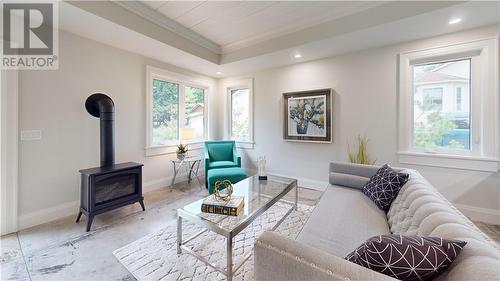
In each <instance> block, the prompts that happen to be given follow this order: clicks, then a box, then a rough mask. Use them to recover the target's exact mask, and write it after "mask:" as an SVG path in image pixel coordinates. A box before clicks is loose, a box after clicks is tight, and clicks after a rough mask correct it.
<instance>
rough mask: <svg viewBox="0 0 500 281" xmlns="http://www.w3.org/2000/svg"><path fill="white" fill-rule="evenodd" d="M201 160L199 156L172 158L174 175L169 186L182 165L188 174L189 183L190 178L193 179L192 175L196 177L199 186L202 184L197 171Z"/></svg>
mask: <svg viewBox="0 0 500 281" xmlns="http://www.w3.org/2000/svg"><path fill="white" fill-rule="evenodd" d="M202 160H203V157H201V156H191V157H186V158H184V159H183V160H179V159H174V160H172V164H173V165H174V176H173V178H172V183H171V186H174V184H175V179H176V178H177V174H178V173H179V171H180V170H181V169H182V167H184V168H185V170H186V172H187V174H188V183H191V180H192V179H193V176H194V177H196V180H197V181H198V184H199V185H200V187H201V186H202V185H201V182H200V179H199V178H198V171H199V170H200V164H201V161H202Z"/></svg>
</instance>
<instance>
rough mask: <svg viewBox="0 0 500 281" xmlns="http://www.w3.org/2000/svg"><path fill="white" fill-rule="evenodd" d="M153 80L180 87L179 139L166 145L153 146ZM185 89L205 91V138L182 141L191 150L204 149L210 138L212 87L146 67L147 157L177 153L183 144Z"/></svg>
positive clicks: (175, 74) (176, 74) (172, 73)
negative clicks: (181, 131) (177, 149)
mask: <svg viewBox="0 0 500 281" xmlns="http://www.w3.org/2000/svg"><path fill="white" fill-rule="evenodd" d="M153 80H161V81H165V82H169V83H175V84H178V85H179V104H178V110H179V112H178V120H177V129H178V137H177V139H176V140H171V141H167V142H166V143H164V144H159V145H156V144H153V114H152V113H153V112H152V110H153V87H152V85H153ZM185 87H194V88H200V89H203V91H204V97H203V101H204V108H203V120H204V122H203V137H202V138H196V139H192V140H188V141H182V143H184V144H190V145H191V150H193V149H200V148H202V147H203V142H204V141H206V140H208V137H209V132H208V128H209V126H208V125H209V120H208V118H209V112H208V111H209V105H208V100H209V99H208V95H209V93H210V86H209V85H208V84H207V83H205V82H204V81H200V80H197V79H195V78H193V77H189V76H186V75H182V74H179V73H175V72H171V71H167V70H163V69H160V68H156V67H152V66H146V147H145V150H146V156H154V155H160V154H168V153H175V148H176V146H177V145H178V144H179V143H181V139H180V129H181V128H184V126H185V125H184V122H185V116H186V115H185V107H186V106H185V103H184V101H185Z"/></svg>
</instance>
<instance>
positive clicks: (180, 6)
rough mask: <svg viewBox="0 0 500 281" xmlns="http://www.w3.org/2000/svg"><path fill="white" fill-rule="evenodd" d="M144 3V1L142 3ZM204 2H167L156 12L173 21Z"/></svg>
mask: <svg viewBox="0 0 500 281" xmlns="http://www.w3.org/2000/svg"><path fill="white" fill-rule="evenodd" d="M143 2H144V1H143ZM203 2H204V1H167V3H165V4H164V5H162V6H161V7H160V8H158V10H157V11H158V12H160V13H162V14H163V15H165V16H166V17H169V18H171V19H173V20H177V18H178V17H181V16H183V15H185V14H186V13H188V12H190V11H191V10H193V9H196V7H198V6H200V5H201V4H203Z"/></svg>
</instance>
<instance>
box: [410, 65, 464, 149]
mask: <svg viewBox="0 0 500 281" xmlns="http://www.w3.org/2000/svg"><path fill="white" fill-rule="evenodd" d="M470 62H471V59H463V60H456V61H444V62H438V63H425V64H421V65H414V66H413V89H414V91H413V96H414V98H413V146H414V147H415V148H418V149H425V150H431V149H441V150H453V149H454V150H470V149H471V146H470V138H471V132H470V114H469V110H467V111H464V112H457V110H456V108H457V103H456V99H457V98H456V97H457V96H458V93H457V92H455V91H454V90H455V89H456V86H455V85H456V84H462V85H463V86H464V87H466V88H470ZM458 89H461V88H458ZM460 96H461V93H460ZM454 97H455V98H454ZM460 102H461V101H460Z"/></svg>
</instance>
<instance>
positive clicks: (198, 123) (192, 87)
mask: <svg viewBox="0 0 500 281" xmlns="http://www.w3.org/2000/svg"><path fill="white" fill-rule="evenodd" d="M146 81H147V83H148V84H147V93H148V95H147V96H148V110H147V115H148V116H147V128H148V130H147V137H146V139H147V148H152V147H162V146H172V145H175V144H178V143H179V142H180V141H182V142H183V143H193V142H197V141H199V140H203V139H205V138H206V131H207V129H206V128H207V111H206V105H207V103H206V95H207V89H208V87H207V86H204V85H202V84H201V83H199V82H195V81H190V80H189V77H184V76H181V75H179V74H175V73H171V72H168V71H163V70H161V69H156V68H153V67H148V68H147V80H146Z"/></svg>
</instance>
